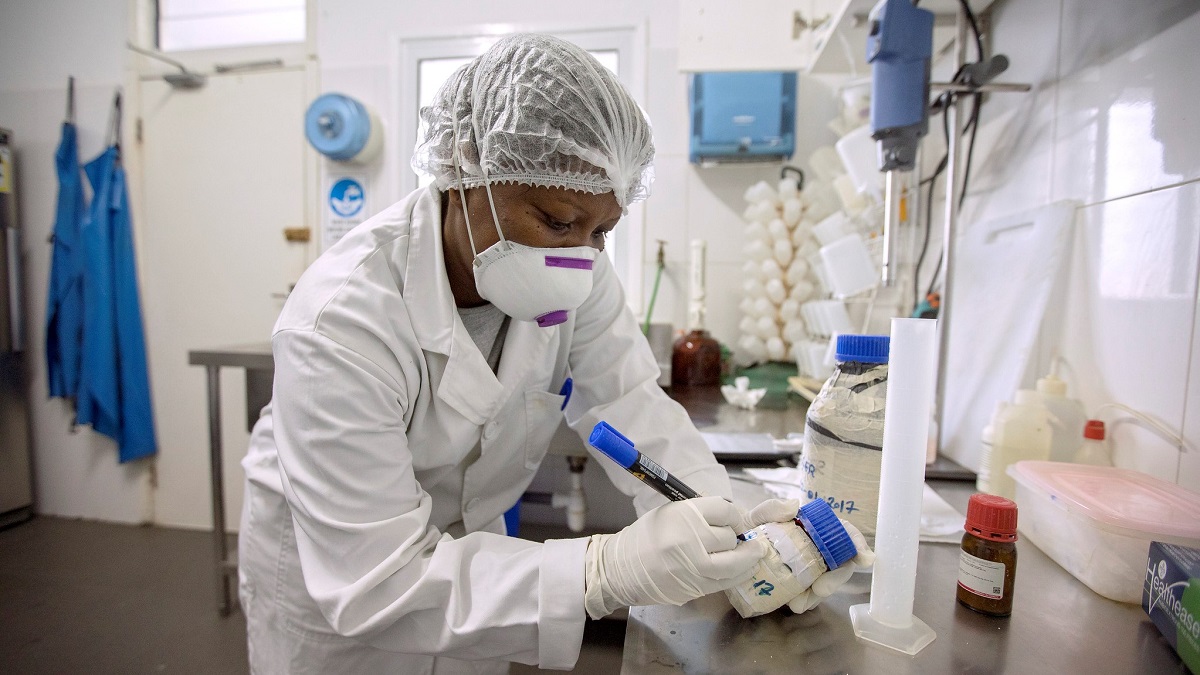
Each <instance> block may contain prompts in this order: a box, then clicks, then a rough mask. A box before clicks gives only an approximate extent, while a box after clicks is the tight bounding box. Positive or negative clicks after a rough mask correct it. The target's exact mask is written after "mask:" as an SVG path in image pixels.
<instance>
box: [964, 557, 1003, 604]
mask: <svg viewBox="0 0 1200 675" xmlns="http://www.w3.org/2000/svg"><path fill="white" fill-rule="evenodd" d="M958 585H959V586H962V587H963V588H965V589H967V590H968V591H971V592H972V593H974V594H975V595H978V596H980V597H984V598H990V599H992V600H1000V599H1001V598H1003V597H1004V563H998V562H992V561H990V560H984V559H983V558H976V557H975V556H973V555H971V554H970V553H967V552H966V551H963V552H962V555H960V556H959V558H958Z"/></svg>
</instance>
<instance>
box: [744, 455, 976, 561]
mask: <svg viewBox="0 0 1200 675" xmlns="http://www.w3.org/2000/svg"><path fill="white" fill-rule="evenodd" d="M743 473H744V474H746V475H748V476H749V477H750V478H752V479H753V480H754V481H755V482H758V483H760V484H761V485H762V486H763V489H764V490H766V491H767V492H769V493H770V494H771V496H773V497H778V498H780V499H799V500H800V501H801V502H802V503H803V502H806V501H808V492H807V491H806V490H804V489H803V488H801V487H800V479H801V477H802V475H803V474H802V472H801V470H800V469H797V468H791V467H783V468H778V469H744V470H743ZM730 477H731V478H733V479H734V480H739V478H738V476H737V475H736V474H733V475H731V476H730ZM743 479H744V478H743ZM965 521H966V517H965V516H963V515H962V514H961V513H959V512H958V511H956V510H954V507H953V506H950V504H949V503H948V502H947V501H946V500H945V499H942V497H941V496H940V495H938V493H936V492H934V491H933V488H931V487H929V484H928V483H926V484H925V490H924V493H923V495H922V500H921V535H920V540H921V541H928V542H941V543H947V544H957V543H959V542H961V541H962V534H963V523H964V522H965Z"/></svg>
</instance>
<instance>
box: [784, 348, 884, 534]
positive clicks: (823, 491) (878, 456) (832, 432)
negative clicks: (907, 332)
mask: <svg viewBox="0 0 1200 675" xmlns="http://www.w3.org/2000/svg"><path fill="white" fill-rule="evenodd" d="M889 344H890V339H889V338H888V336H886V335H839V336H838V339H837V352H836V354H837V356H836V358H837V367H836V368H835V369H834V371H833V375H831V376H830V377H829V379H828V380H827V381H826V382H825V386H823V387H821V392H820V393H819V394H818V395H817V398H816V399H815V400H813V402H812V405H810V406H809V408H808V417H807V420H806V422H805V425H804V449H803V451H802V453H801V456H800V467H801V469H802V471H803V473H802V476H801V482H800V487H801V488H803V489H804V490H805V492H806V493H807V496H808V498H810V499H820V500H822V501H825V502H827V503H828V504H829V505H830V506H831V507H832V508H833V510H834V512H835V513H836V514H837V516H838V517H839V518H843V519H845V520H848V521H849V522H851V523H853V524H854V526H855V527H857V528H858V529H859V531H861V532H862V533H863V535H864V536H865V537H866V538H867V541H868V543H870V542H873V541H874V538H875V518H876V515H877V514H878V511H879V469H880V466H881V463H882V460H883V414H884V407H885V404H886V402H887V376H888V364H887V360H888V348H889Z"/></svg>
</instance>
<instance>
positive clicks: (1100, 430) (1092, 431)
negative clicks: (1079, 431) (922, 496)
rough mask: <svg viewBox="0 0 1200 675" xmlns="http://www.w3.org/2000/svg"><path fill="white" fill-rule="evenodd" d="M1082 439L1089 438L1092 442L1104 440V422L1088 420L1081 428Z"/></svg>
mask: <svg viewBox="0 0 1200 675" xmlns="http://www.w3.org/2000/svg"><path fill="white" fill-rule="evenodd" d="M1083 437H1084V438H1090V439H1092V440H1093V441H1102V440H1104V422H1102V421H1100V420H1088V421H1087V424H1085V425H1084V427H1083Z"/></svg>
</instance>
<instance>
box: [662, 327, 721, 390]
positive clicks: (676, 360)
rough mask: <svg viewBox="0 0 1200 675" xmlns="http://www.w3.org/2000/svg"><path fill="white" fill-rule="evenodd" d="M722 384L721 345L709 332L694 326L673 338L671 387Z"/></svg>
mask: <svg viewBox="0 0 1200 675" xmlns="http://www.w3.org/2000/svg"><path fill="white" fill-rule="evenodd" d="M718 384H721V345H720V343H718V342H717V341H716V340H714V339H713V337H712V336H711V335H709V334H708V331H706V330H704V329H701V328H695V329H693V330H692V331H691V332H689V333H687V334H686V335H683V336H682V337H680V338H679V339H678V340H676V341H675V347H674V348H673V349H672V351H671V386H672V387H702V386H716V385H718Z"/></svg>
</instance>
